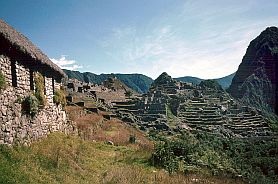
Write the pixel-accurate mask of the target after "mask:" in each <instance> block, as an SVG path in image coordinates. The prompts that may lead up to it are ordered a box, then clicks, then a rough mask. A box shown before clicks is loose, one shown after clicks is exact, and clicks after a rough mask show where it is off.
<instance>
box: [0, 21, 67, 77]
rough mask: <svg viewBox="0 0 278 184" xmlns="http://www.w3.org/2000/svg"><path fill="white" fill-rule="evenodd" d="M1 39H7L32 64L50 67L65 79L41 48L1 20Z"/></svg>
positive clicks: (59, 69) (63, 74) (61, 71)
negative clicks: (29, 59) (26, 56)
mask: <svg viewBox="0 0 278 184" xmlns="http://www.w3.org/2000/svg"><path fill="white" fill-rule="evenodd" d="M0 37H2V38H4V39H6V40H7V41H8V42H9V43H10V45H12V47H14V48H16V49H17V51H18V52H21V53H23V54H25V55H28V56H29V57H30V58H31V60H32V62H38V63H36V64H41V65H44V66H48V67H49V68H50V69H51V70H53V71H54V73H56V74H58V75H60V77H65V76H66V74H65V73H64V72H63V70H62V69H61V68H60V67H58V66H57V65H56V64H54V63H53V62H52V61H51V60H50V59H49V58H48V57H47V56H46V55H45V54H44V53H43V52H42V51H41V50H40V49H39V48H37V47H36V46H35V45H34V44H33V43H32V42H31V41H30V40H29V39H28V38H26V37H25V36H24V35H23V34H21V33H19V32H17V31H16V30H15V29H14V28H13V27H11V26H10V25H8V24H7V23H6V22H4V21H3V20H1V19H0Z"/></svg>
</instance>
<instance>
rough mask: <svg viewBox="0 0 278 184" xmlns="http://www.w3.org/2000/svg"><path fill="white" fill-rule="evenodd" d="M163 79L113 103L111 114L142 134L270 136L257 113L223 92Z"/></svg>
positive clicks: (263, 120)
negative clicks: (183, 132) (172, 121)
mask: <svg viewBox="0 0 278 184" xmlns="http://www.w3.org/2000/svg"><path fill="white" fill-rule="evenodd" d="M163 75H165V74H163ZM163 78H166V79H167V80H166V81H164V82H163V81H162V82H161V81H159V82H157V83H156V81H154V83H153V84H152V86H151V88H150V90H149V92H148V93H147V94H144V95H142V96H141V97H138V98H136V99H133V100H130V101H127V102H114V107H113V110H114V111H115V113H116V114H118V115H119V117H122V119H123V120H125V121H127V122H130V123H131V124H136V125H137V126H139V127H140V128H141V129H142V130H148V131H149V130H159V131H166V132H168V134H169V133H170V134H171V133H173V132H179V131H181V130H182V129H186V130H188V131H191V132H207V133H211V134H218V135H223V136H226V137H239V138H251V139H252V138H258V137H260V138H261V139H268V138H272V137H273V136H274V133H273V132H272V131H271V129H270V128H269V126H268V123H267V122H266V120H265V119H264V117H263V115H262V114H261V113H260V111H259V110H257V109H254V108H252V107H249V106H246V105H244V104H241V103H239V102H237V101H236V100H234V99H233V98H232V97H231V96H230V95H229V94H228V93H226V92H225V91H224V90H216V89H210V88H202V87H201V86H198V85H193V84H189V83H182V82H177V81H174V80H173V79H171V78H169V77H168V76H166V77H165V76H164V77H163ZM170 111H171V112H170ZM169 112H170V113H172V114H174V115H175V117H176V119H175V125H174V126H172V125H171V126H170V122H169V118H168V114H167V113H169Z"/></svg>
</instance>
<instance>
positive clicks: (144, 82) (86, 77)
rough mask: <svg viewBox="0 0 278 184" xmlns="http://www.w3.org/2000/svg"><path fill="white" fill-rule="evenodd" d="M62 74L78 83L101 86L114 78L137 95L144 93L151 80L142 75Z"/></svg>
mask: <svg viewBox="0 0 278 184" xmlns="http://www.w3.org/2000/svg"><path fill="white" fill-rule="evenodd" d="M64 72H65V73H66V74H67V75H68V77H69V78H75V79H77V80H79V81H83V82H87V83H89V82H90V83H96V84H101V83H102V82H103V81H105V80H106V79H108V78H109V77H116V78H117V79H119V80H120V81H122V82H123V83H124V84H125V85H127V86H128V87H129V88H131V89H133V90H134V91H137V92H138V93H146V92H147V91H148V90H149V87H150V86H151V84H152V82H153V79H151V78H150V77H147V76H145V75H142V74H100V75H97V74H94V73H90V72H84V73H81V72H79V71H71V70H65V69H64Z"/></svg>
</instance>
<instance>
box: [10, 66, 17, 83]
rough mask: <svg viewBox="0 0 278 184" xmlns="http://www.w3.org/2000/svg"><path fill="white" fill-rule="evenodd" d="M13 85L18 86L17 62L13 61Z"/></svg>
mask: <svg viewBox="0 0 278 184" xmlns="http://www.w3.org/2000/svg"><path fill="white" fill-rule="evenodd" d="M11 72H12V86H13V87H17V75H16V62H15V61H12V62H11Z"/></svg>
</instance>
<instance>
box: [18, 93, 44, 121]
mask: <svg viewBox="0 0 278 184" xmlns="http://www.w3.org/2000/svg"><path fill="white" fill-rule="evenodd" d="M19 101H21V105H22V111H23V113H24V114H27V115H29V116H31V117H34V116H35V115H36V114H37V113H38V111H39V101H38V99H37V98H36V97H35V96H34V95H29V96H27V97H25V98H24V99H23V100H20V99H19Z"/></svg>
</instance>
